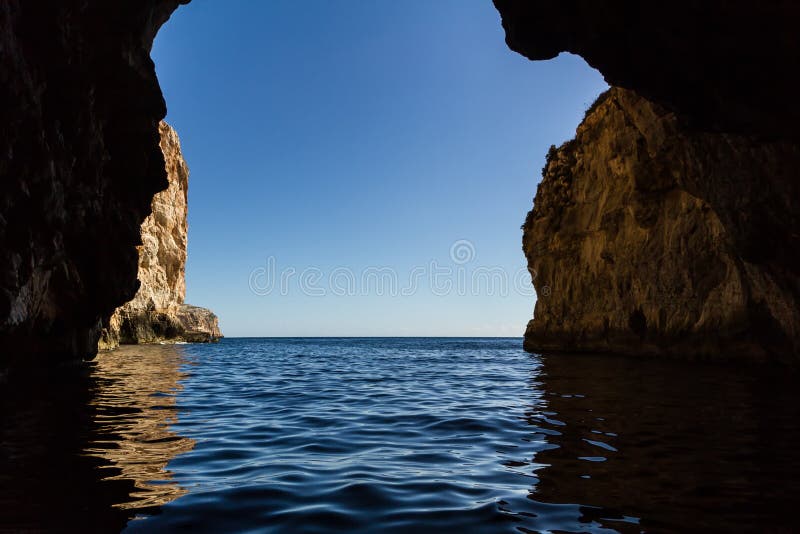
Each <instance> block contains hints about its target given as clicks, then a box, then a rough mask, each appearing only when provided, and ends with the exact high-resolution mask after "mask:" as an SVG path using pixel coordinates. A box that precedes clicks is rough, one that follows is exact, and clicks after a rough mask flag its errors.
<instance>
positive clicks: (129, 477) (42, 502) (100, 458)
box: [0, 346, 194, 531]
mask: <svg viewBox="0 0 800 534" xmlns="http://www.w3.org/2000/svg"><path fill="white" fill-rule="evenodd" d="M182 364H183V359H182V348H181V347H176V346H136V347H132V346H131V347H122V348H121V349H120V350H118V351H115V352H113V353H108V354H101V355H99V356H98V358H97V359H96V360H95V361H94V362H91V363H90V364H89V368H88V370H86V369H83V368H73V369H66V370H64V369H62V370H59V371H55V372H52V373H51V374H49V375H47V376H37V377H36V379H35V380H33V379H27V380H25V381H22V380H15V381H13V383H12V385H11V386H9V387H6V388H4V390H3V392H2V396H1V398H2V406H1V407H0V425H1V426H0V487H2V488H3V489H2V490H0V491H1V492H0V530H3V529H9V530H20V529H48V530H50V529H56V530H63V529H78V528H80V529H91V530H108V531H114V530H120V529H122V528H124V526H125V524H126V523H127V522H128V520H129V519H131V518H132V517H134V516H135V515H136V514H137V513H153V512H155V511H156V510H157V507H158V506H159V505H162V504H164V503H167V502H169V501H171V500H173V499H175V498H177V497H178V496H180V495H182V494H183V493H184V492H185V490H183V489H182V488H181V487H180V486H179V485H178V484H177V483H176V482H175V481H174V480H172V477H171V473H170V472H169V471H168V470H167V469H166V465H167V463H168V462H169V461H170V460H171V459H172V458H174V457H175V456H176V455H177V454H180V453H182V452H186V451H188V450H190V449H191V448H192V447H193V445H194V442H193V441H192V440H190V439H188V438H183V437H180V436H178V435H176V434H175V433H174V432H172V431H171V430H170V425H171V424H172V423H173V422H174V421H175V419H176V417H177V409H176V407H175V394H176V392H177V391H178V390H179V389H180V387H181V386H180V384H179V381H180V380H181V378H182V376H183V375H182V373H181V372H180V370H179V369H180V366H181V365H182ZM65 374H70V375H80V376H64V375H65Z"/></svg>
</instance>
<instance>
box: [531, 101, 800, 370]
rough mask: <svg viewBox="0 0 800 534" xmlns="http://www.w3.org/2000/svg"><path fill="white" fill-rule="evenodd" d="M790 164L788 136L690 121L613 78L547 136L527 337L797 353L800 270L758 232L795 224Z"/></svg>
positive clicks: (684, 350)
mask: <svg viewBox="0 0 800 534" xmlns="http://www.w3.org/2000/svg"><path fill="white" fill-rule="evenodd" d="M797 169H800V149H798V146H797V145H796V144H795V143H792V142H786V141H782V142H779V141H775V142H764V141H757V140H754V139H753V138H751V137H748V136H739V135H733V134H728V135H722V134H717V133H703V132H696V131H687V130H685V129H684V128H683V127H682V125H681V123H680V121H679V120H678V119H677V118H676V116H675V114H674V113H671V112H669V111H667V110H665V109H664V108H662V107H661V106H659V105H657V104H653V103H651V102H649V101H648V100H646V99H644V98H642V97H640V96H638V95H636V94H635V93H633V92H632V91H628V90H625V89H618V88H615V89H611V90H610V91H608V92H607V93H606V94H604V95H602V96H601V97H600V99H598V102H597V103H596V104H595V105H594V106H593V107H592V109H591V110H590V111H589V112H588V113H587V116H586V118H585V119H584V121H583V123H582V124H581V125H580V126H579V127H578V130H577V135H576V137H575V139H573V140H572V141H569V142H567V143H565V144H564V145H562V146H561V147H560V148H558V149H556V148H555V147H554V148H552V149H551V152H550V154H549V155H548V158H547V164H546V167H545V169H544V170H543V179H542V182H541V184H540V185H539V189H538V191H537V193H536V198H535V200H534V207H533V210H532V211H531V212H530V213H529V214H528V218H527V220H526V222H525V225H524V235H523V249H524V251H525V255H526V256H527V258H528V265H529V268H530V269H531V271H532V272H535V273H536V276H535V279H534V284H535V287H536V289H537V294H538V299H537V303H536V311H535V313H534V319H533V320H532V321H531V322H530V324H529V326H528V329H527V331H526V334H525V347H526V348H527V349H528V350H532V351H548V350H573V351H575V350H580V351H612V352H624V353H633V354H647V353H653V354H674V355H684V356H708V357H717V358H727V357H732V356H745V357H751V358H757V359H766V358H783V359H787V360H790V359H791V358H792V357H796V356H797V355H798V354H800V291H799V290H800V277H798V276H797V273H796V272H792V271H790V270H787V269H786V268H785V262H786V261H787V259H786V257H785V255H784V254H782V252H781V251H780V250H776V251H769V250H759V243H758V240H759V239H760V235H761V233H760V232H762V231H763V228H765V227H769V226H770V225H771V224H784V225H786V226H788V227H791V225H793V224H794V225H795V228H796V227H797V226H796V225H797V220H794V221H792V219H791V217H792V214H793V213H794V211H793V205H792V204H793V202H794V201H795V199H797V198H798V193H800V190H799V189H800V188H799V187H798V182H797V180H796V179H794V176H793V174H794V173H796V172H797ZM765 219H766V223H762V222H761V221H762V220H765Z"/></svg>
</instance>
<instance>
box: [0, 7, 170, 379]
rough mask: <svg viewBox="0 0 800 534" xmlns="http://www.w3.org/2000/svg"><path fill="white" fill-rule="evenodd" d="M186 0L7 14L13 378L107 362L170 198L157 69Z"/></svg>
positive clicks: (5, 142)
mask: <svg viewBox="0 0 800 534" xmlns="http://www.w3.org/2000/svg"><path fill="white" fill-rule="evenodd" d="M179 3H185V2H181V1H179V0H136V1H132V0H125V1H118V2H116V1H115V2H105V1H86V0H63V1H59V2H49V1H44V0H4V1H3V2H0V101H2V102H3V105H2V106H0V153H1V154H2V158H0V254H2V257H3V261H2V262H0V347H2V351H0V367H10V366H14V367H16V366H26V365H30V366H35V365H40V364H47V365H49V364H53V363H57V362H59V361H66V360H73V359H79V358H84V357H91V356H93V355H94V353H95V351H96V347H97V340H98V337H99V334H100V328H101V320H102V318H104V317H108V316H109V315H111V313H112V312H113V311H114V309H115V308H116V307H117V306H119V305H121V304H123V303H124V302H125V301H127V300H129V299H131V298H132V297H133V296H134V294H135V292H136V289H137V282H136V271H137V269H136V266H137V253H136V245H138V244H139V239H140V237H139V236H140V234H139V229H140V226H141V224H142V221H143V220H144V218H145V217H146V216H147V215H148V213H149V212H150V203H151V201H152V199H153V195H154V194H155V193H156V192H157V191H159V190H162V189H164V188H165V187H166V185H167V183H166V176H165V172H164V160H163V157H162V155H161V150H160V148H159V135H158V123H159V120H160V119H161V118H163V117H164V115H165V113H166V108H165V105H164V100H163V98H162V96H161V91H160V89H159V86H158V81H157V80H156V76H155V70H154V67H153V63H152V61H151V60H150V57H149V51H150V46H151V43H152V40H153V37H154V36H155V33H156V31H157V30H158V28H159V27H160V26H161V24H163V23H164V22H165V21H166V20H167V18H168V17H169V15H170V13H172V11H174V9H175V8H176V7H177V6H178V4H179Z"/></svg>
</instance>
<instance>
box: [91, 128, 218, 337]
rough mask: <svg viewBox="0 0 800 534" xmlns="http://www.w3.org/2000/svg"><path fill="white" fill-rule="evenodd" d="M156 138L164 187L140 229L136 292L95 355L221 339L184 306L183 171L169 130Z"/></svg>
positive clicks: (209, 320) (206, 319)
mask: <svg viewBox="0 0 800 534" xmlns="http://www.w3.org/2000/svg"><path fill="white" fill-rule="evenodd" d="M159 134H160V136H161V151H162V152H163V154H164V161H165V168H166V171H167V181H168V182H169V186H168V187H167V188H166V189H165V190H164V191H161V192H159V193H157V194H156V195H155V196H154V197H153V202H152V212H151V213H150V215H148V217H147V218H146V219H145V220H144V222H143V223H142V227H141V237H142V244H141V245H140V246H139V247H138V252H139V274H138V278H139V283H140V286H139V290H138V291H137V292H136V295H135V296H134V297H133V299H132V300H131V301H129V302H127V303H126V304H124V305H123V306H121V307H119V308H117V309H116V311H114V314H113V315H112V316H111V318H110V319H109V321H108V322H107V323H106V326H105V328H104V329H103V332H102V335H101V338H100V342H99V345H98V347H99V348H100V349H101V350H105V349H113V348H115V347H116V346H117V345H119V344H120V343H123V344H136V343H157V342H165V341H188V342H208V341H216V340H217V339H219V338H220V337H222V334H221V333H220V330H219V325H218V324H217V316H216V315H214V314H213V313H211V312H210V311H209V310H206V309H205V308H199V307H196V306H190V305H188V304H185V303H184V298H185V296H186V281H185V280H186V278H185V274H186V253H187V248H186V246H187V235H188V219H187V214H188V210H187V200H188V197H187V194H188V186H189V168H188V167H187V165H186V161H185V160H184V159H183V154H182V153H181V145H180V140H179V139H178V134H177V133H175V130H173V129H172V128H171V127H170V126H169V125H168V124H167V123H166V122H163V121H162V122H161V124H160V125H159Z"/></svg>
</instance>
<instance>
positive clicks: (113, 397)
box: [0, 338, 800, 532]
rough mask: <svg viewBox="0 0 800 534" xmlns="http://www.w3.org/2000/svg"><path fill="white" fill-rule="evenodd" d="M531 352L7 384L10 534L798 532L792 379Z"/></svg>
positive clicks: (134, 371) (451, 353) (287, 356)
mask: <svg viewBox="0 0 800 534" xmlns="http://www.w3.org/2000/svg"><path fill="white" fill-rule="evenodd" d="M520 345H521V342H520V340H519V339H423V338H414V339H411V338H406V339H226V340H223V341H222V342H221V343H219V344H216V345H185V346H151V347H123V348H122V349H121V350H119V351H116V352H114V353H110V354H103V355H101V356H99V357H98V358H97V360H95V361H94V362H92V363H91V364H90V367H89V369H88V370H87V371H81V370H80V369H72V370H68V371H66V372H59V373H55V374H53V375H51V376H44V377H40V379H39V380H37V381H34V382H33V383H32V384H26V385H25V386H24V387H22V386H20V385H17V384H14V385H13V387H11V386H8V385H7V386H6V387H5V389H4V391H3V395H2V409H1V410H0V416H2V429H0V452H2V456H0V468H1V469H2V471H0V487H2V488H3V489H2V490H1V491H2V494H1V495H2V499H1V500H0V529H4V530H20V529H22V530H36V529H42V528H45V529H54V530H60V529H63V530H66V529H82V530H101V531H114V530H121V529H127V531H130V532H138V531H142V532H149V531H159V532H160V531H172V530H192V531H208V532H222V531H258V532H270V531H275V532H280V531H283V532H296V531H304V532H349V531H382V532H386V531H396V532H407V531H409V530H414V531H418V532H425V531H468V532H541V531H561V532H640V531H647V532H668V531H687V530H695V531H696V530H702V531H765V530H767V531H775V530H785V531H792V530H796V529H798V528H800V525H798V522H797V521H796V519H795V514H794V508H795V505H796V502H797V501H798V497H800V458H798V455H797V453H796V445H797V443H798V437H800V422H798V416H800V394H799V393H798V392H797V391H796V388H795V387H794V384H795V382H796V380H795V375H794V374H793V373H792V372H788V371H786V370H774V369H768V368H763V367H746V366H733V365H724V366H723V365H709V364H698V363H687V362H664V361H658V360H639V359H633V358H622V357H609V356H602V357H600V356H594V357H590V356H566V355H561V356H538V355H530V354H526V353H524V352H523V351H522V350H521V348H520Z"/></svg>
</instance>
